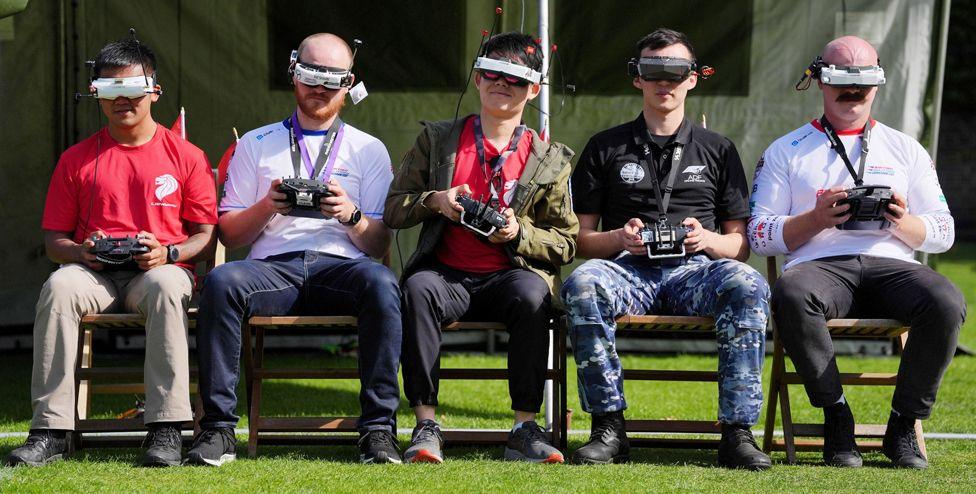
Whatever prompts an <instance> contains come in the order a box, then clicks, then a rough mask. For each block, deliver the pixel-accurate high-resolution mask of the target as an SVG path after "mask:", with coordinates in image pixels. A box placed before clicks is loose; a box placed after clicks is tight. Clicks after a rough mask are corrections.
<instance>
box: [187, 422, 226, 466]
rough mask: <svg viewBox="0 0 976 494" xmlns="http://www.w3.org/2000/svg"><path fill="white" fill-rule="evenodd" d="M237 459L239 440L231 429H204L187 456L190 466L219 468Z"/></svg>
mask: <svg viewBox="0 0 976 494" xmlns="http://www.w3.org/2000/svg"><path fill="white" fill-rule="evenodd" d="M236 459H237V438H236V437H235V436H234V429H231V428H230V427H212V428H209V429H204V430H203V431H202V432H200V435H199V436H197V438H196V439H195V440H194V441H193V446H191V447H190V452H189V453H187V454H186V463H187V464H188V465H209V466H212V467H219V466H221V465H223V464H224V463H227V462H230V461H234V460H236Z"/></svg>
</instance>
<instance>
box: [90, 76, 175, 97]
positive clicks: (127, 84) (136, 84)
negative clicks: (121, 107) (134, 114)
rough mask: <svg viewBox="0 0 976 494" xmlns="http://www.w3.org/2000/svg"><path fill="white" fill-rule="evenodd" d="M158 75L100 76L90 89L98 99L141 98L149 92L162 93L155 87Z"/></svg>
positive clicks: (93, 81)
mask: <svg viewBox="0 0 976 494" xmlns="http://www.w3.org/2000/svg"><path fill="white" fill-rule="evenodd" d="M155 83H156V76H155V75H153V76H152V77H149V78H147V77H146V76H142V75H137V76H132V77H99V78H97V79H94V80H92V82H91V85H90V86H89V91H90V92H91V94H92V96H94V97H96V98H98V99H110V100H114V99H116V98H119V97H122V98H141V97H143V96H145V95H147V94H161V93H162V91H159V90H158V89H156V88H155Z"/></svg>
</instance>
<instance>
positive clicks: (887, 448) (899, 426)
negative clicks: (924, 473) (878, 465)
mask: <svg viewBox="0 0 976 494" xmlns="http://www.w3.org/2000/svg"><path fill="white" fill-rule="evenodd" d="M881 449H882V451H884V454H885V456H887V457H888V459H889V460H891V463H892V464H894V466H896V467H898V468H915V469H919V470H921V469H925V468H928V467H929V461H928V460H927V459H926V458H925V455H923V454H922V449H921V448H919V446H918V435H917V434H915V419H910V418H907V417H902V416H900V415H897V414H895V413H894V412H892V413H891V416H890V417H888V428H887V430H885V435H884V440H883V441H882V442H881Z"/></svg>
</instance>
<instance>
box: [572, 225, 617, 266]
mask: <svg viewBox="0 0 976 494" xmlns="http://www.w3.org/2000/svg"><path fill="white" fill-rule="evenodd" d="M576 247H577V254H578V255H579V256H580V257H585V258H587V259H606V258H608V257H614V256H616V255H617V254H619V253H620V252H621V251H623V250H624V246H623V245H621V244H620V237H619V236H618V235H617V234H616V233H614V231H609V232H598V231H596V230H591V229H588V228H580V233H579V237H578V238H577V239H576Z"/></svg>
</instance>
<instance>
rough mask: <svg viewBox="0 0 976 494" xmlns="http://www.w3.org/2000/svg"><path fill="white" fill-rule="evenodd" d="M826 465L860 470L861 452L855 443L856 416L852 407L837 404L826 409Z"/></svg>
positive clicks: (824, 449)
mask: <svg viewBox="0 0 976 494" xmlns="http://www.w3.org/2000/svg"><path fill="white" fill-rule="evenodd" d="M823 410H824V448H823V458H824V463H826V464H827V465H829V466H832V467H847V468H858V467H860V466H861V464H862V461H861V452H860V451H858V450H857V443H855V442H854V414H853V413H851V407H850V406H848V405H847V402H846V401H845V402H844V403H835V404H833V405H830V406H829V407H824V409H823Z"/></svg>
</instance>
